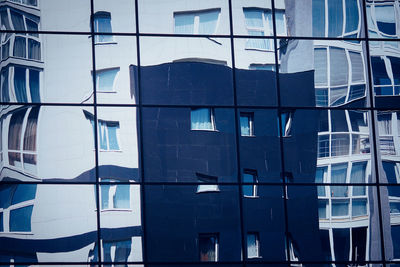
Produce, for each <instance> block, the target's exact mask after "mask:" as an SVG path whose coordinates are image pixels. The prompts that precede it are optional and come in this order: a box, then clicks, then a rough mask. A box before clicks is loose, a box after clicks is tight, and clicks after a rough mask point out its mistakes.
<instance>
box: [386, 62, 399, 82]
mask: <svg viewBox="0 0 400 267" xmlns="http://www.w3.org/2000/svg"><path fill="white" fill-rule="evenodd" d="M388 58H389V60H390V63H391V65H392V73H393V80H394V84H395V85H399V84H400V58H398V57H388Z"/></svg>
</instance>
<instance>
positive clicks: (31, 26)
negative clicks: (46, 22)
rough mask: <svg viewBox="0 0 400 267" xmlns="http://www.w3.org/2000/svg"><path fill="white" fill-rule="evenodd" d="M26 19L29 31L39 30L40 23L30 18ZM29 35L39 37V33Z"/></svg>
mask: <svg viewBox="0 0 400 267" xmlns="http://www.w3.org/2000/svg"><path fill="white" fill-rule="evenodd" d="M25 21H26V28H27V30H28V31H33V32H34V31H38V30H39V26H38V24H37V23H36V22H34V21H32V20H30V19H26V20H25ZM29 35H31V36H36V37H39V34H37V33H29Z"/></svg>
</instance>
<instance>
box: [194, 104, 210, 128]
mask: <svg viewBox="0 0 400 267" xmlns="http://www.w3.org/2000/svg"><path fill="white" fill-rule="evenodd" d="M190 119H191V129H192V130H213V126H212V122H211V110H210V109H209V108H199V109H192V111H191V113H190Z"/></svg>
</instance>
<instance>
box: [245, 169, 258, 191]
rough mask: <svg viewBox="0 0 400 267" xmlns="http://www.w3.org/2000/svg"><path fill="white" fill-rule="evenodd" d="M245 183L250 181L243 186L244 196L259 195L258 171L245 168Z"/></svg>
mask: <svg viewBox="0 0 400 267" xmlns="http://www.w3.org/2000/svg"><path fill="white" fill-rule="evenodd" d="M243 183H248V184H245V185H243V186H242V190H243V196H245V197H256V196H257V171H255V170H247V169H246V170H244V172H243Z"/></svg>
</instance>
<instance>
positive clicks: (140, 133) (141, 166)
mask: <svg viewBox="0 0 400 267" xmlns="http://www.w3.org/2000/svg"><path fill="white" fill-rule="evenodd" d="M138 2H139V0H135V24H136V25H135V26H136V29H135V31H136V34H135V37H136V57H137V81H138V82H137V86H138V102H137V103H136V104H137V106H136V109H137V112H136V115H137V118H136V120H138V121H139V124H138V123H137V124H136V125H138V126H139V129H137V134H138V137H137V138H138V144H139V151H138V152H139V157H138V159H139V166H138V167H139V175H140V183H139V184H140V197H141V201H140V203H141V207H140V210H141V214H140V215H141V224H142V225H141V228H142V262H143V265H144V266H147V261H148V259H147V247H146V241H147V234H146V211H145V209H146V205H145V201H146V200H145V182H144V163H143V161H144V157H143V119H142V118H143V116H142V111H143V107H142V94H141V71H140V68H141V67H140V31H139V10H138V6H139V4H138Z"/></svg>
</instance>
